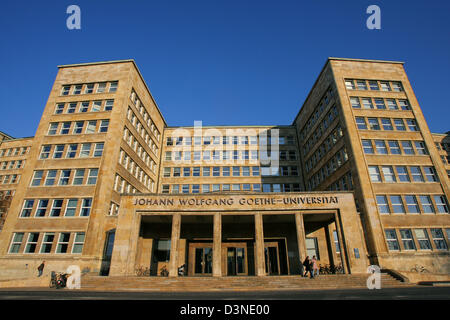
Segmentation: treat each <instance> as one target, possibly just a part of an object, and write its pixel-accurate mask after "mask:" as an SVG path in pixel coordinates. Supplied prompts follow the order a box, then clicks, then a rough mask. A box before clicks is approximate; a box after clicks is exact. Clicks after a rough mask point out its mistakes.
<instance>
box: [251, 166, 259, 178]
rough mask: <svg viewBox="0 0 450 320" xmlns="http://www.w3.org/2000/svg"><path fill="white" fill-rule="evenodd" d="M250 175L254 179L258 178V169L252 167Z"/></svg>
mask: <svg viewBox="0 0 450 320" xmlns="http://www.w3.org/2000/svg"><path fill="white" fill-rule="evenodd" d="M252 175H253V176H254V177H259V167H252Z"/></svg>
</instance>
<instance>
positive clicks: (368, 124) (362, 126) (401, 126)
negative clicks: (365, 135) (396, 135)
mask: <svg viewBox="0 0 450 320" xmlns="http://www.w3.org/2000/svg"><path fill="white" fill-rule="evenodd" d="M355 121H356V126H357V127H358V129H359V130H386V131H393V130H396V131H406V127H408V130H409V131H419V126H418V125H417V122H416V120H415V119H401V118H399V119H391V118H369V117H368V118H365V117H355ZM380 123H381V125H380ZM405 123H406V126H405Z"/></svg>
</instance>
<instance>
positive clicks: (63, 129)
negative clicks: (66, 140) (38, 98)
mask: <svg viewBox="0 0 450 320" xmlns="http://www.w3.org/2000/svg"><path fill="white" fill-rule="evenodd" d="M69 130H70V122H63V123H62V126H61V132H60V134H69Z"/></svg>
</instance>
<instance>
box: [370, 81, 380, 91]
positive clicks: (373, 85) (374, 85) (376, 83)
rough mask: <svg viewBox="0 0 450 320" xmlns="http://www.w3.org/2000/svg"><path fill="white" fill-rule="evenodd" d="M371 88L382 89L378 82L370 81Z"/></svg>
mask: <svg viewBox="0 0 450 320" xmlns="http://www.w3.org/2000/svg"><path fill="white" fill-rule="evenodd" d="M369 87H370V90H376V91H378V90H380V88H379V87H378V82H377V81H369Z"/></svg>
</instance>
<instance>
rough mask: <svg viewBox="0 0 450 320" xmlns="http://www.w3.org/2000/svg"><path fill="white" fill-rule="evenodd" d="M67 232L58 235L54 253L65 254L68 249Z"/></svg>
mask: <svg viewBox="0 0 450 320" xmlns="http://www.w3.org/2000/svg"><path fill="white" fill-rule="evenodd" d="M69 239H70V233H69V232H62V233H60V234H59V237H58V243H57V244H56V253H66V252H67V248H68V247H69Z"/></svg>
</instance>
